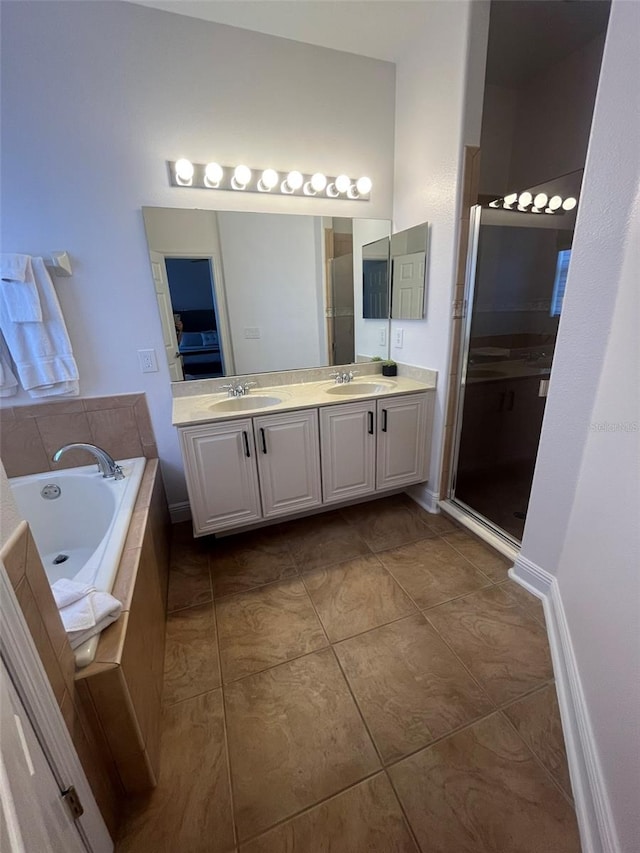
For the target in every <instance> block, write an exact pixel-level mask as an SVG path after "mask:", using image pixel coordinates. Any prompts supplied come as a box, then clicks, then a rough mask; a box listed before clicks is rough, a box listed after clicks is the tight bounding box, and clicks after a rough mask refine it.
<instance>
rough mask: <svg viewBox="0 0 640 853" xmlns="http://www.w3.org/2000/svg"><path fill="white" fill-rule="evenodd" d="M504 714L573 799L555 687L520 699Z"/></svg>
mask: <svg viewBox="0 0 640 853" xmlns="http://www.w3.org/2000/svg"><path fill="white" fill-rule="evenodd" d="M504 713H505V714H506V715H507V717H508V718H509V719H510V720H511V722H512V723H513V724H514V726H515V727H516V728H517V729H518V731H519V732H520V736H521V737H522V739H523V740H524V742H525V743H526V744H527V745H528V746H529V747H530V749H532V750H533V752H535V754H536V755H537V756H538V758H539V759H540V761H542V763H543V764H544V766H545V767H546V768H547V770H548V771H549V772H550V773H551V775H552V776H553V777H554V779H555V780H556V782H558V784H559V785H560V786H561V787H562V788H563V790H564V791H565V793H566V794H567V796H569V797H573V792H572V790H571V779H570V777H569V768H568V766H567V753H566V750H565V746H564V736H563V734H562V722H561V720H560V708H559V707H558V698H557V696H556V688H555V685H553V684H548V685H547V686H546V687H543V688H542V690H538V691H537V692H536V693H532V694H531V695H530V696H525V698H524V699H519V700H518V701H517V702H514V704H513V705H509V706H507V707H506V708H505V709H504Z"/></svg>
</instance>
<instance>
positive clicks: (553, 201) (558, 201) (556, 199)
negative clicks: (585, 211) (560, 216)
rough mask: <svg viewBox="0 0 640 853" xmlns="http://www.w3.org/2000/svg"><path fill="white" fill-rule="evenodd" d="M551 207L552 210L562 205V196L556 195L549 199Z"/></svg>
mask: <svg viewBox="0 0 640 853" xmlns="http://www.w3.org/2000/svg"><path fill="white" fill-rule="evenodd" d="M549 207H550V208H551V210H557V209H558V208H559V207H562V196H560V195H554V196H551V198H550V199H549Z"/></svg>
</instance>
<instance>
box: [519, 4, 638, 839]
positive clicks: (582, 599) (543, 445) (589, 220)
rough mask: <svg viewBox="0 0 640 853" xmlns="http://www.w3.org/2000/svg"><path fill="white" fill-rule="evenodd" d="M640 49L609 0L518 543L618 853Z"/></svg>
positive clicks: (633, 712) (626, 773)
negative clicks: (539, 586)
mask: <svg viewBox="0 0 640 853" xmlns="http://www.w3.org/2000/svg"><path fill="white" fill-rule="evenodd" d="M639 43H640V6H639V5H638V4H635V3H627V2H618V0H614V3H613V6H612V12H611V19H610V24H609V33H608V37H607V42H606V46H605V53H604V59H603V64H602V73H601V78H600V85H599V90H598V96H597V100H596V107H595V113H594V121H593V128H592V134H591V140H590V145H589V153H588V156H587V164H586V169H585V177H584V183H583V191H582V198H581V203H580V210H579V213H578V220H577V224H576V231H575V239H574V244H573V253H572V259H571V266H570V270H569V278H568V282H567V289H566V294H565V299H564V308H563V313H562V317H561V320H560V330H559V335H558V343H557V346H556V350H555V357H554V362H553V369H552V374H551V383H550V388H549V397H548V400H547V407H546V411H545V418H544V424H543V429H542V436H541V442H540V450H539V454H538V460H537V465H536V472H535V477H534V482H533V488H532V493H531V501H530V504H529V511H528V514H527V523H526V526H525V531H524V538H523V543H522V556H523V557H526V558H528V559H529V560H531V561H532V562H534V563H536V564H537V565H538V566H540V567H542V568H543V569H545V570H546V571H547V572H550V573H551V574H554V575H556V576H557V579H558V584H559V589H560V595H561V598H562V603H563V607H564V610H565V613H566V616H567V621H568V627H569V632H570V635H571V641H572V644H573V648H574V652H575V655H576V659H577V663H578V668H579V673H580V679H581V682H582V687H583V690H584V693H585V696H586V701H587V706H588V713H589V717H590V721H591V726H592V729H593V733H594V737H595V742H596V745H597V751H598V754H599V758H600V763H601V767H602V772H603V778H604V781H605V784H606V787H607V789H608V795H609V801H610V806H611V809H612V813H613V817H614V821H615V824H616V828H617V832H618V836H619V848H618V849H619V850H620V851H624V853H626V851H631V850H637V849H640V820H639V817H638V801H637V796H638V772H639V767H640V733H639V731H638V723H637V714H638V708H639V707H640V681H639V680H638V673H639V672H640V572H639V567H640V542H639V536H640V533H639V530H640V527H639V524H638V519H639V518H640V498H639V494H638V473H639V471H638V465H639V462H638V460H639V459H640V445H639V441H638V438H639V433H638V424H639V422H640V405H639V397H638V395H639V393H640V381H639V379H640V364H639V358H638V319H639V317H640V306H639V304H638V270H639V269H640V249H639V246H640V224H639V217H640V197H639V194H640V94H639V91H638V88H637V80H638V79H640V55H639V54H638V50H637V46H638V44H639ZM601 424H610V425H611V426H610V427H609V428H606V427H605V428H602V427H600V425H601ZM616 424H624V425H627V427H626V428H625V427H622V428H619V427H618V428H617V427H616V426H615V425H616ZM626 430H629V431H626Z"/></svg>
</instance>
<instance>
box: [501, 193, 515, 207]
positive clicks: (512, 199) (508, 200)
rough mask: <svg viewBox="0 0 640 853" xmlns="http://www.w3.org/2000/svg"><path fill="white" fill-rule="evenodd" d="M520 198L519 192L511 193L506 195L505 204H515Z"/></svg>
mask: <svg viewBox="0 0 640 853" xmlns="http://www.w3.org/2000/svg"><path fill="white" fill-rule="evenodd" d="M517 200H518V193H509V195H506V196H505V197H504V203H505V205H509V204H515V203H516V202H517Z"/></svg>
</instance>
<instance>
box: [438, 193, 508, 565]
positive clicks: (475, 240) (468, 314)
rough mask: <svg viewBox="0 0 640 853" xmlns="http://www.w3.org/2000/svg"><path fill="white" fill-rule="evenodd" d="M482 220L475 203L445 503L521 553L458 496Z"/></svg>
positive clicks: (496, 528)
mask: <svg viewBox="0 0 640 853" xmlns="http://www.w3.org/2000/svg"><path fill="white" fill-rule="evenodd" d="M481 219H482V205H481V204H474V205H472V206H471V208H470V210H469V240H468V244H467V262H466V267H465V282H464V297H463V298H464V303H463V310H462V315H463V332H462V337H461V340H460V352H459V353H458V387H457V390H456V408H455V421H454V425H453V436H454V437H453V445H452V458H451V468H450V471H449V479H448V483H447V498H446V500H445V501H443V503H444V504H445V507H446V506H447V504H448V505H449V506H451V507H452V508H455V509H456V510H457V511H458V512H461V513H462V514H463V515H466V516H467V517H468V518H469V519H470V520H473V521H475V522H477V523H478V524H480V525H481V526H482V527H484V528H485V529H486V530H487V531H488V532H489V533H491V534H493V536H497V537H499V539H501V540H503V541H504V542H505V543H506V545H507V546H508V547H509V549H515V550H516V551H519V550H520V545H521V542H520V541H519V540H518V539H514V537H513V536H511V535H510V534H509V533H507V532H506V530H503V529H502V528H501V527H499V526H498V525H497V524H495V523H494V522H493V521H491V520H490V519H488V518H486V516H484V515H482V514H481V513H479V512H478V511H477V510H475V509H474V508H473V507H471V506H469V504H466V503H465V502H464V501H462V500H460V498H456V496H455V487H456V476H457V472H458V461H459V456H460V439H461V436H462V420H463V414H464V396H465V387H466V381H467V367H468V362H469V344H470V341H471V320H472V315H473V299H474V295H475V287H476V271H477V261H478V244H479V240H480V224H481Z"/></svg>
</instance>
